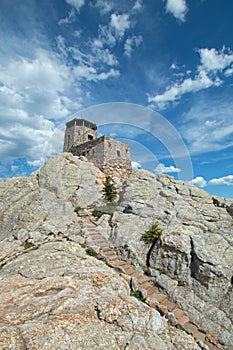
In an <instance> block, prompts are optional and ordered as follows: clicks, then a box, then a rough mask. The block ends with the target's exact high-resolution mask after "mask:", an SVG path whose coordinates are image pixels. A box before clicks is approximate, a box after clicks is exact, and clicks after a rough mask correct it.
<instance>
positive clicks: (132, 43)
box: [124, 35, 143, 57]
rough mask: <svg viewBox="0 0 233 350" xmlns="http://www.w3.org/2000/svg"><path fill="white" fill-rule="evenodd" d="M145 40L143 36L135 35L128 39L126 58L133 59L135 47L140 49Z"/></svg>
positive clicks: (125, 48) (125, 46)
mask: <svg viewBox="0 0 233 350" xmlns="http://www.w3.org/2000/svg"><path fill="white" fill-rule="evenodd" d="M142 41H143V39H142V36H141V35H139V36H136V35H133V36H131V37H129V38H127V40H126V42H125V44H124V53H125V55H126V56H128V57H131V54H132V51H133V48H134V47H138V46H139V45H140V44H141V43H142Z"/></svg>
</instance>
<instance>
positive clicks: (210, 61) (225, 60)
mask: <svg viewBox="0 0 233 350" xmlns="http://www.w3.org/2000/svg"><path fill="white" fill-rule="evenodd" d="M198 52H199V54H200V60H201V66H200V69H201V70H202V69H204V70H206V71H207V72H212V71H214V72H217V71H223V70H224V69H225V68H227V67H228V66H229V65H231V63H233V53H232V51H231V50H229V49H228V50H226V48H225V47H223V48H222V50H220V51H218V50H216V49H215V48H211V49H208V48H204V49H199V50H198Z"/></svg>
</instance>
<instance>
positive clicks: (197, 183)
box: [190, 176, 207, 187]
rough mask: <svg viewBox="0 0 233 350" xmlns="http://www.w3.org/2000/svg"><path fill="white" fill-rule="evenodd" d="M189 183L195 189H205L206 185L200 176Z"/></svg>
mask: <svg viewBox="0 0 233 350" xmlns="http://www.w3.org/2000/svg"><path fill="white" fill-rule="evenodd" d="M190 182H191V183H192V184H193V185H194V186H197V187H205V186H206V185H207V181H206V180H205V179H204V178H203V177H202V176H197V177H195V179H192V180H191V181H190Z"/></svg>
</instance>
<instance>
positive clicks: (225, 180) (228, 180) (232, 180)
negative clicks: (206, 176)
mask: <svg viewBox="0 0 233 350" xmlns="http://www.w3.org/2000/svg"><path fill="white" fill-rule="evenodd" d="M208 184H209V185H214V186H215V185H227V186H233V175H228V176H223V177H220V178H217V179H212V180H210V181H209V182H208Z"/></svg>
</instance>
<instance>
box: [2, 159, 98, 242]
mask: <svg viewBox="0 0 233 350" xmlns="http://www.w3.org/2000/svg"><path fill="white" fill-rule="evenodd" d="M98 173H99V171H98V169H97V168H95V166H94V165H93V164H91V163H89V162H87V161H86V160H85V159H84V158H83V157H80V158H78V157H74V156H72V155H71V154H70V153H63V154H61V155H58V156H56V157H54V158H52V159H50V160H49V161H47V162H46V163H45V165H44V166H43V167H42V169H41V170H40V171H39V172H36V173H33V174H32V175H31V176H29V177H28V178H23V177H18V178H12V179H6V180H4V181H2V182H0V238H1V239H3V238H5V237H9V234H14V235H20V234H24V235H25V237H26V235H27V232H28V234H29V232H30V235H33V233H32V232H34V231H36V232H40V233H45V234H46V233H49V232H51V231H52V232H53V231H54V232H58V231H64V230H66V231H67V230H72V226H73V225H74V222H75V220H76V217H77V216H76V214H75V213H74V208H76V207H81V208H84V207H86V206H88V205H90V204H91V203H93V202H94V201H95V200H97V199H98V198H101V196H102V192H101V190H102V183H101V181H100V178H99V176H98ZM22 229H23V230H26V231H27V232H25V231H24V233H22V231H20V230H22ZM20 232H21V233H20ZM35 235H36V234H35V233H34V239H36V238H35ZM38 239H39V240H40V239H41V237H40V238H39V236H38Z"/></svg>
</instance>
